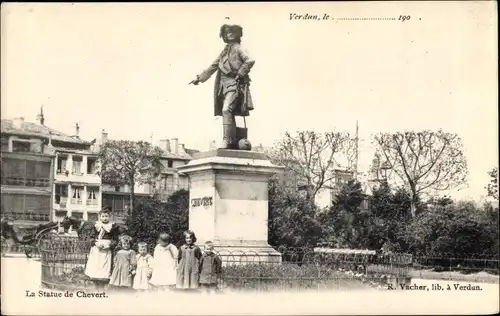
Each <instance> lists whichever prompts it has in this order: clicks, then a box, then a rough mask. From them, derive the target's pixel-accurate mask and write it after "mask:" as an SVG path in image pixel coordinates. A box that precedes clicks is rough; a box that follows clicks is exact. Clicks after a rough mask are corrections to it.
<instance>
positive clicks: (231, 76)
mask: <svg viewBox="0 0 500 316" xmlns="http://www.w3.org/2000/svg"><path fill="white" fill-rule="evenodd" d="M219 36H220V37H221V38H222V39H223V41H224V43H226V47H225V48H224V50H223V51H222V52H221V53H220V55H219V56H218V57H217V59H215V61H214V62H213V63H212V64H211V65H210V67H208V68H207V69H206V70H205V71H203V72H202V73H201V74H199V75H198V76H196V79H195V80H193V81H191V82H190V84H194V85H197V84H199V83H200V82H205V81H207V80H208V79H210V77H211V76H212V75H213V74H214V73H215V72H217V75H216V79H215V90H214V99H215V100H214V115H215V116H222V120H223V121H222V124H223V138H222V143H221V145H220V146H219V148H221V149H229V148H238V142H239V141H240V140H241V142H240V145H244V146H250V145H249V142H248V140H246V137H247V136H246V135H245V134H246V128H245V129H237V127H236V121H235V116H242V117H246V116H249V115H250V111H251V110H253V108H254V107H253V103H252V97H251V94H250V88H249V86H250V77H249V75H248V73H249V72H250V69H252V67H253V65H254V64H255V60H253V59H252V58H251V57H250V56H249V55H248V53H247V51H246V50H245V49H244V48H243V47H242V46H241V37H242V36H243V28H242V27H241V26H239V25H228V24H224V25H223V26H222V27H221V28H220V33H219ZM237 130H238V131H240V132H241V131H243V133H239V134H240V135H238V133H237ZM241 134H243V135H241ZM240 149H241V148H240ZM246 149H249V148H246Z"/></svg>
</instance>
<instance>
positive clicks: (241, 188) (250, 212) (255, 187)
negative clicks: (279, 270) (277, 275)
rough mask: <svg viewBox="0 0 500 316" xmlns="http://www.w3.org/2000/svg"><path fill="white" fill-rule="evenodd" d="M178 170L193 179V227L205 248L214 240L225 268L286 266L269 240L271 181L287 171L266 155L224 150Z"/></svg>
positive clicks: (191, 210) (204, 155)
mask: <svg viewBox="0 0 500 316" xmlns="http://www.w3.org/2000/svg"><path fill="white" fill-rule="evenodd" d="M178 170H179V172H181V173H184V174H186V175H188V177H189V182H190V190H189V199H190V206H189V229H191V230H193V231H194V232H195V234H196V237H197V239H198V241H197V244H198V245H199V246H203V244H204V243H205V242H206V241H209V240H210V241H212V242H213V243H214V245H215V249H216V251H217V252H218V253H219V255H220V256H221V258H222V260H223V262H224V263H225V265H227V264H249V263H258V262H270V261H272V262H281V254H280V253H279V252H277V251H276V250H275V249H273V248H272V247H271V246H269V244H268V242H267V238H268V236H267V235H268V234H267V231H268V228H267V227H268V223H267V219H268V181H269V178H270V177H271V176H272V175H273V174H275V173H280V172H282V171H283V168H282V167H278V166H275V165H273V164H272V163H271V162H270V161H269V160H268V159H267V157H266V156H265V154H263V153H258V152H251V151H238V150H221V149H219V150H213V151H209V152H204V153H198V154H196V155H195V157H194V159H193V160H191V161H190V162H189V163H188V164H187V165H185V166H182V167H179V168H178Z"/></svg>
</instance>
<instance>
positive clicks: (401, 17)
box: [398, 15, 411, 22]
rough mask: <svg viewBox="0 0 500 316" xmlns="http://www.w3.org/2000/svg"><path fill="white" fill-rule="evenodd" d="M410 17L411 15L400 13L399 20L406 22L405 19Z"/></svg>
mask: <svg viewBox="0 0 500 316" xmlns="http://www.w3.org/2000/svg"><path fill="white" fill-rule="evenodd" d="M410 19H411V15H400V16H399V19H398V20H399V21H401V22H404V21H409V20H410Z"/></svg>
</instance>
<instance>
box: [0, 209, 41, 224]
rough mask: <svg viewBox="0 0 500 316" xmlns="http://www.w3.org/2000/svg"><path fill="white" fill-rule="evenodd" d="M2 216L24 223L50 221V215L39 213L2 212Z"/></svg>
mask: <svg viewBox="0 0 500 316" xmlns="http://www.w3.org/2000/svg"><path fill="white" fill-rule="evenodd" d="M2 216H5V217H8V218H12V219H13V220H24V221H37V222H48V221H50V214H49V213H48V212H47V213H39V212H12V211H4V212H2Z"/></svg>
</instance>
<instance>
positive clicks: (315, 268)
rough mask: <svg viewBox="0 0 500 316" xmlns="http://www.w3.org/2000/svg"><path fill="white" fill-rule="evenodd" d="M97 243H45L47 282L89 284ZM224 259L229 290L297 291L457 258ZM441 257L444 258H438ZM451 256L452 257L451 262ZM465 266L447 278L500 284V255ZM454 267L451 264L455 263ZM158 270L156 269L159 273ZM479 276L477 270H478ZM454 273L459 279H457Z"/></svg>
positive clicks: (416, 274) (296, 254) (222, 281)
mask: <svg viewBox="0 0 500 316" xmlns="http://www.w3.org/2000/svg"><path fill="white" fill-rule="evenodd" d="M91 246H92V244H91V243H89V242H83V241H78V240H74V239H73V240H44V241H43V242H42V245H41V247H40V250H39V251H40V254H41V264H42V283H43V284H44V285H45V286H48V287H52V288H61V289H69V288H87V287H90V286H91V284H90V282H89V280H88V278H87V277H86V276H85V275H84V269H85V264H86V262H87V255H88V252H89V250H90V248H91ZM216 252H217V253H218V255H219V257H220V258H221V260H222V262H223V266H222V273H221V275H220V276H218V277H219V287H220V288H222V289H229V290H233V291H234V290H236V291H238V290H257V291H271V290H280V291H283V290H297V289H314V290H325V289H361V288H366V287H378V288H383V287H385V286H386V285H387V284H389V283H391V284H396V283H397V284H409V283H410V282H411V279H412V278H430V279H436V276H435V275H428V274H425V272H428V271H434V273H438V272H437V271H441V270H442V269H443V265H444V266H446V264H444V261H446V262H447V263H449V262H452V265H453V262H458V261H454V260H455V259H453V258H451V257H447V258H432V257H425V256H419V257H414V256H412V255H409V254H386V255H381V254H375V255H373V254H356V253H336V254H331V253H320V252H315V251H314V250H313V249H306V248H304V249H300V248H298V249H297V248H285V247H280V248H278V252H277V253H275V254H274V255H273V254H267V253H259V252H252V251H246V252H242V251H227V250H220V251H217V250H216ZM435 260H438V261H435ZM450 260H451V261H450ZM461 262H462V265H461V266H460V267H459V268H461V270H456V269H457V267H454V268H453V269H455V271H453V274H446V273H445V275H444V276H443V275H442V276H441V278H444V279H446V278H448V277H450V279H453V280H457V278H458V279H460V275H463V276H468V275H470V274H474V272H479V271H481V272H482V273H480V275H487V276H488V278H486V277H484V278H483V279H481V280H478V281H481V282H498V271H499V266H498V258H496V259H495V258H489V259H486V258H483V259H475V258H472V259H471V258H466V259H461ZM423 263H426V264H427V265H424V264H423ZM450 267H451V266H450ZM153 273H154V272H153ZM476 274H477V273H476ZM451 277H453V278H451Z"/></svg>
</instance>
